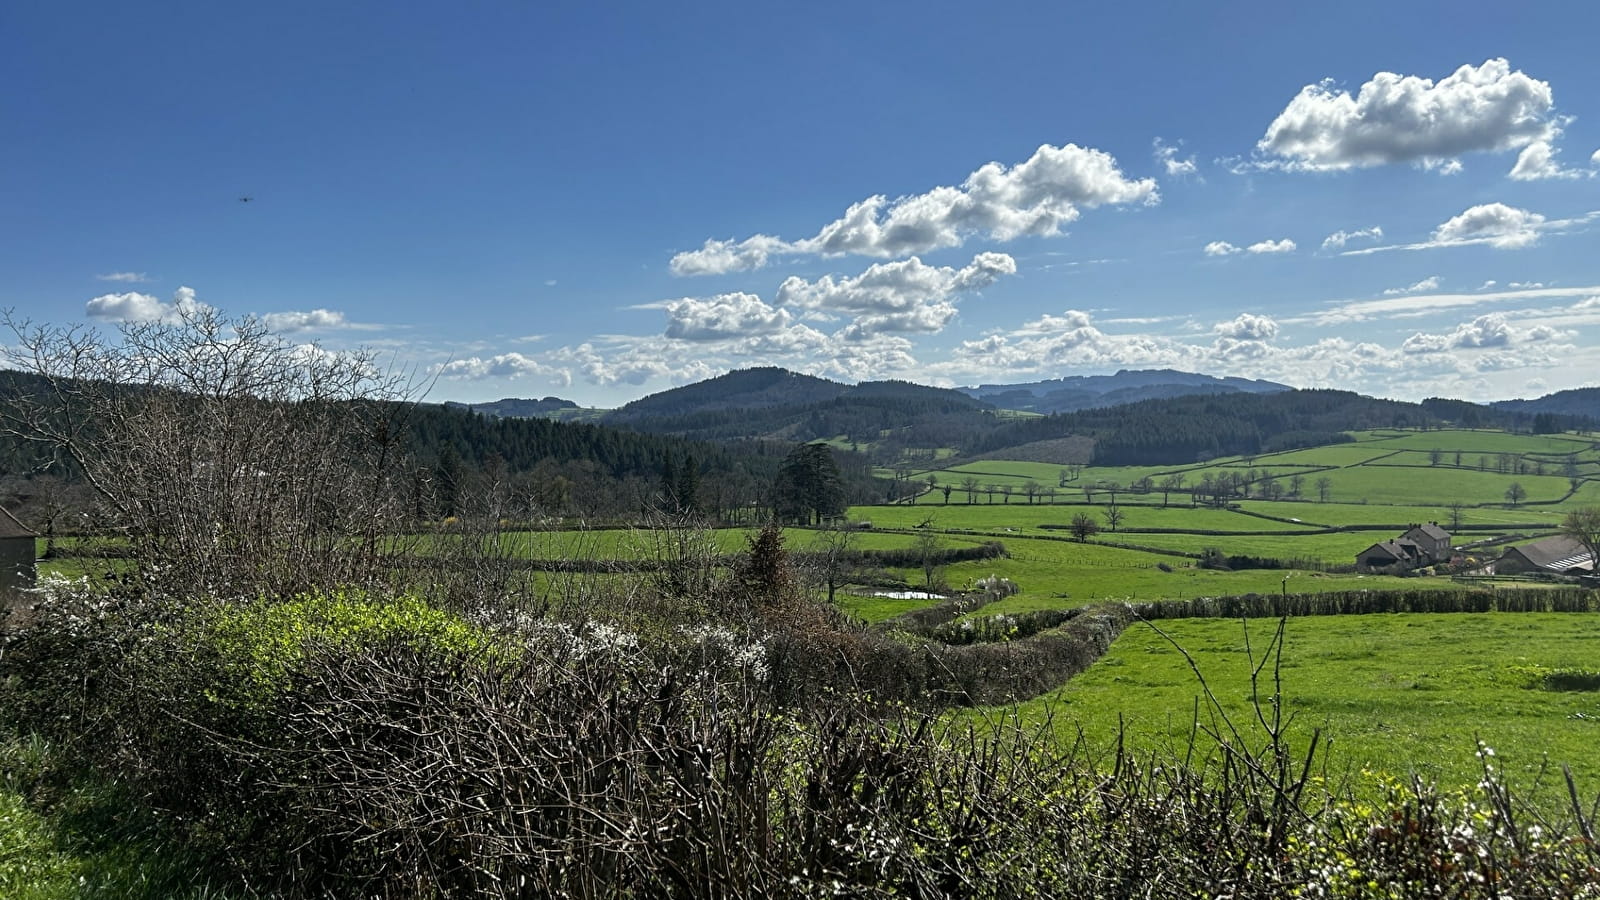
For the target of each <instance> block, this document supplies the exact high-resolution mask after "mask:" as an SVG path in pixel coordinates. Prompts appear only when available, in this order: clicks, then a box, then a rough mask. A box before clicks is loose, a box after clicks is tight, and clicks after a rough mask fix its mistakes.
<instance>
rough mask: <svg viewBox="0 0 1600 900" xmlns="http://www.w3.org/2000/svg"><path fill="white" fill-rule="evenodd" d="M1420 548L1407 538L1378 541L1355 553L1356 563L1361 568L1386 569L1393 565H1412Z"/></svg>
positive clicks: (1419, 556) (1419, 552)
mask: <svg viewBox="0 0 1600 900" xmlns="http://www.w3.org/2000/svg"><path fill="white" fill-rule="evenodd" d="M1421 558H1422V550H1421V548H1419V547H1418V546H1417V545H1416V544H1414V543H1412V542H1411V541H1407V540H1392V541H1379V542H1378V543H1376V544H1373V545H1372V546H1371V547H1368V548H1367V549H1365V550H1363V551H1361V552H1360V553H1358V554H1356V565H1358V566H1360V567H1361V568H1363V569H1386V568H1388V567H1390V566H1394V565H1402V566H1408V567H1409V566H1414V565H1416V564H1417V563H1418V561H1419V560H1420V559H1421Z"/></svg>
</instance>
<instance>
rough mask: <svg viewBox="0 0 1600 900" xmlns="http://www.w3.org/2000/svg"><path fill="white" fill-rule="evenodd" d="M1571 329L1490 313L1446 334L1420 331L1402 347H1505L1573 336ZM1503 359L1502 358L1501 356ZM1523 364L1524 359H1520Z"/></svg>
mask: <svg viewBox="0 0 1600 900" xmlns="http://www.w3.org/2000/svg"><path fill="white" fill-rule="evenodd" d="M1570 336H1571V333H1570V332H1565V331H1561V330H1559V329H1556V328H1554V327H1551V326H1549V325H1544V324H1541V325H1535V326H1533V327H1532V328H1517V327H1515V326H1513V325H1512V324H1511V323H1510V322H1509V321H1508V320H1507V319H1506V317H1505V315H1504V314H1502V313H1488V314H1487V315H1482V316H1478V317H1477V318H1475V319H1473V320H1472V321H1470V322H1463V323H1461V324H1460V325H1458V326H1456V328H1455V330H1454V331H1451V332H1449V333H1447V334H1427V333H1424V332H1418V333H1416V334H1413V335H1412V336H1411V337H1409V338H1406V340H1405V343H1403V344H1401V345H1400V349H1401V350H1402V351H1404V352H1406V353H1411V354H1423V353H1444V352H1447V351H1450V350H1491V349H1492V350H1503V349H1507V348H1511V347H1514V346H1520V345H1526V344H1534V343H1544V342H1549V341H1553V340H1558V339H1561V338H1566V337H1570ZM1502 361H1503V360H1502ZM1517 364H1518V365H1521V364H1522V363H1520V362H1519V363H1517Z"/></svg>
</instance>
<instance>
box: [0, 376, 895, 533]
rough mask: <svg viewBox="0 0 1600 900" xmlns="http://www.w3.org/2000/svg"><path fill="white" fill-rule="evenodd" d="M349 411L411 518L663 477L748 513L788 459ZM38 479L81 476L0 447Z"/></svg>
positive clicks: (34, 448)
mask: <svg viewBox="0 0 1600 900" xmlns="http://www.w3.org/2000/svg"><path fill="white" fill-rule="evenodd" d="M51 396H52V392H51V391H49V390H48V388H47V384H46V382H45V381H44V380H43V379H42V378H40V377H38V376H36V375H30V374H25V373H21V372H13V371H0V402H6V401H10V400H13V399H16V400H20V401H23V402H47V401H48V398H50V397H51ZM357 403H359V405H352V406H351V407H350V414H351V415H352V416H357V415H359V416H361V417H362V418H370V419H371V420H372V421H374V422H383V423H387V425H386V431H387V433H388V434H390V435H391V436H396V437H398V438H399V444H400V447H399V449H400V450H401V451H402V453H401V454H399V455H398V457H397V458H396V459H395V460H394V465H396V466H397V467H401V468H402V469H403V470H404V471H406V472H407V473H408V477H409V478H410V480H411V481H412V483H413V484H414V485H416V486H417V487H415V488H414V489H413V493H415V494H417V495H418V496H419V497H420V496H422V495H423V494H426V495H427V496H426V498H424V499H419V500H418V501H417V507H418V508H417V512H418V514H419V515H439V516H445V515H455V514H458V513H461V512H464V511H465V510H466V508H467V505H468V501H469V499H471V498H473V497H481V496H482V495H483V494H484V493H485V492H486V491H487V490H489V486H490V485H491V484H498V485H500V486H502V487H503V488H506V489H509V490H510V491H511V492H512V493H515V494H517V495H519V496H520V497H521V498H522V499H523V500H525V501H527V502H528V503H531V504H532V505H533V506H535V507H537V508H538V509H540V510H541V511H543V512H544V513H547V514H553V515H575V516H584V517H600V518H624V517H629V516H637V515H638V514H639V513H640V511H641V510H642V509H643V508H647V507H649V506H650V505H651V504H653V503H655V502H657V500H658V495H659V494H660V488H661V485H662V482H663V478H664V477H666V476H668V475H669V473H670V474H671V475H672V476H673V477H675V478H676V479H678V480H679V481H685V480H687V481H698V482H699V485H700V486H701V487H700V490H699V497H698V498H697V505H698V507H699V508H700V509H701V510H702V511H704V512H707V513H712V514H716V513H720V512H722V511H725V510H748V509H751V508H752V507H754V506H760V505H763V504H766V503H768V502H769V501H770V497H769V494H770V490H771V487H772V484H773V480H774V477H775V476H776V474H777V472H778V468H779V466H780V465H781V463H782V461H783V459H784V457H785V456H786V455H787V454H788V453H789V452H790V450H791V449H792V445H790V444H785V443H771V442H763V441H741V442H738V443H734V444H718V443H710V442H705V441H699V440H692V439H687V438H683V437H678V436H674V435H666V434H647V433H640V432H637V431H629V430H625V429H621V428H613V427H607V426H603V425H593V424H586V423H575V422H559V421H554V420H551V419H547V418H510V417H496V416H491V415H485V414H483V413H479V412H476V411H474V410H472V409H470V408H467V407H465V406H460V405H444V404H433V403H397V402H390V401H358V402H357ZM87 424H89V426H90V427H91V428H92V427H93V423H87ZM835 456H836V458H837V462H838V466H839V469H840V474H841V476H842V481H843V484H842V487H843V489H844V491H845V493H846V496H847V499H848V500H849V501H850V502H852V503H854V502H862V501H867V500H872V499H876V498H878V497H880V496H881V495H882V493H883V487H882V485H880V484H878V483H877V482H876V481H875V480H874V479H873V477H872V473H871V468H870V466H869V465H868V464H867V462H866V460H865V459H864V458H863V457H860V456H858V455H856V454H850V453H837V454H835ZM691 470H692V475H689V474H686V473H687V472H690V471H691ZM46 472H47V473H49V474H51V475H53V476H57V477H62V478H65V479H67V480H69V481H76V480H78V479H79V478H81V477H82V475H81V473H80V472H79V471H78V469H77V467H76V466H74V465H73V464H72V461H71V460H70V459H68V458H65V457H64V456H62V455H60V454H58V453H54V452H53V451H52V449H51V448H50V447H49V446H47V445H46V444H43V443H34V442H29V441H24V440H22V439H20V438H17V437H13V436H4V437H0V475H9V476H17V477H21V478H31V477H33V476H35V475H38V474H40V473H46ZM424 485H426V486H427V487H426V490H423V487H422V486H424ZM424 507H426V508H424Z"/></svg>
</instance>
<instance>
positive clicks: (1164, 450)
mask: <svg viewBox="0 0 1600 900" xmlns="http://www.w3.org/2000/svg"><path fill="white" fill-rule="evenodd" d="M1463 411H1468V412H1471V413H1472V415H1471V418H1472V421H1470V422H1464V421H1462V420H1461V418H1459V417H1458V416H1459V415H1464V413H1463ZM1540 418H1541V420H1542V421H1540V422H1539V424H1540V425H1542V426H1544V428H1543V429H1542V430H1551V431H1554V430H1560V429H1562V428H1566V427H1577V426H1578V425H1580V424H1586V423H1580V422H1578V421H1576V420H1568V419H1563V418H1561V417H1558V416H1543V417H1540ZM1445 424H1467V425H1475V426H1496V427H1503V428H1522V429H1527V428H1529V427H1532V425H1533V418H1532V417H1531V416H1520V415H1517V414H1513V413H1508V412H1503V411H1497V410H1495V409H1492V408H1489V407H1481V406H1475V405H1472V404H1466V403H1459V402H1452V401H1426V402H1425V403H1420V404H1418V403H1402V402H1399V401H1395V400H1377V399H1374V398H1372V397H1363V396H1361V395H1359V394H1353V393H1350V392H1348V391H1329V390H1312V391H1290V392H1285V393H1274V394H1242V393H1241V394H1228V395H1221V396H1189V397H1177V398H1171V399H1164V400H1146V401H1144V402H1141V403H1133V404H1127V405H1123V406H1114V407H1106V408H1101V409H1091V410H1084V411H1081V412H1075V413H1064V414H1059V415H1052V416H1044V417H1040V418H1033V419H1020V420H1012V421H1010V422H1007V423H1005V424H1002V425H1000V426H999V427H997V428H995V429H993V430H992V431H990V432H989V433H988V434H986V435H984V436H983V437H982V438H981V439H979V440H978V441H977V442H976V443H975V444H974V445H973V447H972V448H971V449H972V451H973V452H977V453H991V454H992V453H996V452H999V451H1002V450H1004V449H1005V448H1007V447H1013V446H1017V445H1021V444H1028V443H1032V442H1035V441H1042V440H1050V439H1053V438H1060V437H1066V436H1068V435H1086V436H1090V437H1093V438H1094V439H1095V448H1094V457H1093V462H1094V463H1095V464H1096V465H1168V464H1182V463H1192V462H1195V461H1196V460H1202V459H1209V458H1213V457H1218V456H1233V455H1239V454H1251V453H1264V452H1272V451H1276V450H1287V449H1291V448H1294V447H1306V446H1314V445H1317V444H1325V443H1331V442H1336V441H1340V440H1347V439H1348V438H1346V437H1345V436H1344V432H1347V431H1360V430H1365V429H1371V428H1388V427H1399V428H1419V427H1429V426H1439V425H1445Z"/></svg>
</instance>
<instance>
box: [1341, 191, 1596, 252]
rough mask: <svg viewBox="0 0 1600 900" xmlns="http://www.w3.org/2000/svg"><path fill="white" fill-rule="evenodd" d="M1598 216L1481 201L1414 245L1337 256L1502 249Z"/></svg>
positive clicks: (1527, 244) (1531, 242) (1535, 240)
mask: <svg viewBox="0 0 1600 900" xmlns="http://www.w3.org/2000/svg"><path fill="white" fill-rule="evenodd" d="M1596 219H1600V210H1592V211H1590V212H1587V213H1584V214H1583V215H1581V216H1574V217H1572V218H1568V219H1546V218H1545V217H1544V216H1543V215H1540V214H1539V213H1536V212H1530V211H1528V210H1526V209H1519V208H1518V207H1515V206H1508V205H1506V204H1504V203H1480V204H1478V205H1477V206H1473V207H1469V208H1468V209H1466V210H1464V211H1463V212H1462V213H1460V214H1459V215H1456V216H1452V217H1451V218H1450V219H1449V220H1447V221H1445V222H1444V223H1443V224H1441V225H1440V226H1439V227H1438V228H1435V229H1434V230H1433V235H1432V237H1431V238H1430V239H1429V240H1426V241H1419V242H1417V243H1413V244H1389V245H1385V246H1381V247H1362V248H1361V249H1359V250H1345V251H1343V252H1341V253H1340V254H1339V255H1340V256H1364V255H1366V254H1369V253H1383V252H1386V251H1389V250H1432V249H1435V248H1438V247H1466V246H1472V245H1476V244H1485V245H1488V246H1490V247H1494V248H1497V249H1501V250H1514V249H1519V248H1522V247H1531V246H1533V245H1534V244H1536V243H1538V242H1539V238H1540V237H1541V236H1542V235H1544V234H1547V233H1561V232H1563V231H1566V230H1571V229H1576V228H1579V227H1581V226H1584V225H1587V224H1589V223H1590V222H1593V221H1594V220H1596Z"/></svg>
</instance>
